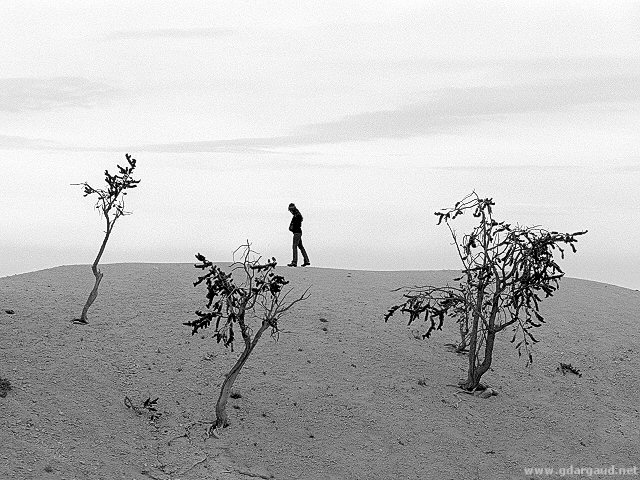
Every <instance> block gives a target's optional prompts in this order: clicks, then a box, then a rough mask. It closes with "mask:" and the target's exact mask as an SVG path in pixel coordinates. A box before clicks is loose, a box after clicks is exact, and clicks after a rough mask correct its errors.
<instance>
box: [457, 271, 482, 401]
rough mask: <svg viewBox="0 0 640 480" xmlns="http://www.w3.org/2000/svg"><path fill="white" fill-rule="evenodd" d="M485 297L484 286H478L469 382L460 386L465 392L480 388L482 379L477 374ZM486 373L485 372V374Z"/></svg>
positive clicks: (473, 319)
mask: <svg viewBox="0 0 640 480" xmlns="http://www.w3.org/2000/svg"><path fill="white" fill-rule="evenodd" d="M483 297H484V285H482V284H480V285H479V286H478V293H477V294H476V301H475V304H476V308H475V311H474V312H473V318H472V320H471V335H470V337H469V368H468V370H467V380H466V381H465V382H464V383H462V384H460V387H462V388H464V389H465V390H473V389H474V388H476V387H477V386H478V383H479V382H480V377H481V376H482V374H480V375H478V374H477V369H478V365H476V362H477V360H478V352H477V349H478V325H479V323H480V312H481V310H482V299H483ZM483 373H484V372H483Z"/></svg>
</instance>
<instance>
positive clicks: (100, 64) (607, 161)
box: [0, 0, 640, 288]
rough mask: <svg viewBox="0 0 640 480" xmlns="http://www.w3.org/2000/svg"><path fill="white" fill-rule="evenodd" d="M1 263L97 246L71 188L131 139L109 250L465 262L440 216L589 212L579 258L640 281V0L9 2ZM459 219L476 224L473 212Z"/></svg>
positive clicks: (79, 253)
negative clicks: (131, 169) (123, 211)
mask: <svg viewBox="0 0 640 480" xmlns="http://www.w3.org/2000/svg"><path fill="white" fill-rule="evenodd" d="M0 8H1V10H2V14H1V15H0V58H2V59H3V66H2V70H1V71H0V167H1V168H2V174H1V175H0V231H1V232H2V236H1V238H0V276H2V275H9V274H13V273H19V272H25V271H31V270H36V269H41V268H48V267H52V266H56V265H62V264H71V263H91V262H92V261H93V258H94V257H95V254H96V253H97V252H96V250H97V247H98V246H99V242H100V240H101V236H102V231H103V225H102V223H101V220H100V218H99V217H98V215H97V213H96V212H95V211H93V210H92V204H91V202H90V200H88V199H85V198H83V197H82V192H81V190H80V189H79V188H78V187H73V186H71V185H70V184H71V183H79V182H82V181H85V180H86V181H90V183H94V184H97V185H99V184H100V183H101V182H102V181H103V180H102V178H103V175H102V173H103V171H104V169H105V168H109V169H115V165H116V163H122V162H123V161H124V153H125V152H129V153H132V154H133V155H134V156H135V157H136V158H137V159H138V161H139V176H140V178H141V179H142V183H141V184H140V187H139V188H138V189H137V190H136V191H134V192H132V193H131V195H129V197H128V208H129V209H130V210H132V211H133V212H134V214H133V215H132V216H129V217H126V218H123V219H122V220H120V222H119V224H118V225H117V226H116V230H115V233H114V237H113V238H112V239H111V240H110V243H109V245H108V247H107V251H106V253H105V256H104V258H103V261H104V262H107V263H109V262H120V261H128V262H135V261H170V262H191V261H192V259H193V255H194V254H195V253H196V252H197V251H201V252H202V253H205V254H206V255H207V256H208V257H210V258H214V259H216V260H220V261H228V260H230V256H231V252H232V251H233V250H234V248H235V247H236V246H238V245H239V244H241V243H243V242H244V241H245V240H246V239H250V240H251V241H252V242H253V243H254V247H255V248H256V249H258V250H260V251H261V252H262V253H264V254H265V256H273V255H275V256H276V257H277V258H278V260H279V261H280V262H281V263H283V264H284V263H288V261H289V260H290V254H291V253H290V240H291V239H290V234H289V232H288V231H287V226H288V222H289V219H290V215H289V213H288V212H287V205H288V204H289V202H292V201H293V202H295V203H296V204H298V206H299V207H300V210H301V211H302V213H303V215H304V216H305V221H304V224H303V229H304V237H303V238H304V241H305V244H306V246H307V250H308V252H309V255H310V257H311V261H312V264H313V265H316V266H325V267H336V268H363V269H394V270H395V269H399V270H400V269H440V268H457V267H458V263H457V262H456V257H455V250H453V249H452V247H451V245H450V240H449V238H448V236H447V232H446V229H444V228H443V227H436V225H435V223H436V222H435V220H436V218H435V217H434V216H433V215H432V213H433V212H434V211H435V210H437V209H440V208H443V207H447V206H451V205H453V204H454V203H455V202H456V201H457V200H459V199H461V198H462V197H463V196H464V195H466V194H467V193H469V192H470V191H471V190H473V189H475V190H476V191H477V192H478V193H479V194H480V195H481V196H487V197H493V198H494V199H495V201H496V203H497V208H496V214H497V216H498V217H499V218H500V219H505V220H509V221H511V222H517V223H521V224H530V225H542V226H545V227H547V228H549V229H555V230H564V231H576V230H582V229H589V234H588V235H587V236H585V237H583V238H582V239H581V241H580V244H579V252H578V254H577V255H573V256H572V257H571V258H568V259H567V260H566V262H565V264H564V265H565V266H566V272H567V274H568V275H569V276H574V277H581V278H589V279H594V280H598V281H604V282H608V283H614V284H618V285H623V286H627V287H630V288H640V253H638V245H639V244H640V227H639V225H640V199H639V197H640V193H639V192H640V134H639V133H638V132H639V129H638V127H639V126H640V81H639V80H640V2H638V1H616V2H602V1H597V2H596V1H593V2H589V1H584V0H580V1H566V0H563V1H548V2H546V1H536V2H531V1H521V2H518V1H504V2H497V1H496V2H484V1H483V2H456V1H451V0H447V1H442V2H429V1H404V2H391V1H387V2H382V1H378V2H376V1H366V2H365V1H357V2H355V1H347V0H340V1H322V2H310V1H309V2H306V1H269V2H259V1H257V0H254V1H233V2H211V1H206V2H205V1H203V2H195V1H180V2H169V1H157V2H156V1H154V2H130V1H127V2H124V1H122V2H119V1H64V0H57V1H56V2H42V1H26V2H25V1H20V2H17V1H7V0H0ZM461 227H462V225H461Z"/></svg>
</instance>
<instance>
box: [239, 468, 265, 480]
mask: <svg viewBox="0 0 640 480" xmlns="http://www.w3.org/2000/svg"><path fill="white" fill-rule="evenodd" d="M236 472H238V473H239V474H240V475H244V476H246V477H255V478H264V479H265V480H271V477H268V476H267V475H260V474H259V473H253V472H247V471H246V470H236Z"/></svg>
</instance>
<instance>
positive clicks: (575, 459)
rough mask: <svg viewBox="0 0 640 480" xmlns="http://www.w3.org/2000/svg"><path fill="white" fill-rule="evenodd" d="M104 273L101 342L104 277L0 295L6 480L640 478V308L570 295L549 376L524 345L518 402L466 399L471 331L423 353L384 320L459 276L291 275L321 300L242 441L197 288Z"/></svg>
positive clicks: (237, 403) (306, 312)
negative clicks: (573, 474) (220, 408)
mask: <svg viewBox="0 0 640 480" xmlns="http://www.w3.org/2000/svg"><path fill="white" fill-rule="evenodd" d="M102 269H103V271H104V273H105V278H104V280H103V282H102V284H101V287H100V294H99V296H98V299H97V300H96V302H95V304H94V305H93V307H92V309H91V310H90V311H89V321H90V324H89V325H88V326H79V325H74V324H71V323H70V320H71V319H72V318H74V317H77V316H78V315H79V313H80V310H81V309H82V305H83V304H84V301H85V299H86V296H87V294H88V291H89V290H90V288H91V286H92V283H93V277H92V275H91V271H90V269H89V267H88V266H65V267H58V268H53V269H48V270H42V271H39V272H34V273H28V274H23V275H16V276H12V277H4V278H0V352H1V355H2V357H1V363H0V377H4V378H7V379H9V381H10V382H11V384H12V386H13V389H12V390H11V391H10V392H9V393H8V395H7V396H6V397H5V398H0V422H1V423H0V445H1V446H0V478H7V479H9V478H11V479H63V478H64V479H92V480H93V479H120V478H126V479H134V478H135V479H144V478H155V479H162V480H165V479H167V480H168V479H173V480H176V479H181V480H188V479H204V478H207V479H209V478H219V479H235V478H238V479H239V478H245V479H246V478H252V477H251V476H253V478H261V477H263V478H269V477H270V476H273V477H274V478H277V479H298V478H300V479H302V478H304V479H369V478H376V479H396V478H397V479H400V478H402V479H410V478H433V479H444V480H446V479H496V480H502V479H505V480H506V479H529V478H544V477H545V476H544V475H535V474H529V475H525V470H524V469H525V468H529V467H552V468H556V469H559V468H568V467H569V466H574V467H593V468H598V467H610V466H612V465H615V466H616V467H633V466H634V464H636V463H637V461H638V458H639V456H638V455H639V453H640V438H639V431H640V428H639V427H640V414H639V413H638V408H639V407H638V394H639V391H638V382H637V381H638V373H637V372H638V371H640V360H639V357H638V351H639V350H640V340H639V338H640V337H639V336H638V315H639V312H640V293H639V292H638V291H634V290H628V289H624V288H619V287H614V286H610V285H606V284H601V283H595V282H589V281H582V280H576V279H564V280H563V281H562V283H561V288H560V290H559V292H558V293H557V295H556V296H555V297H553V298H552V299H548V300H546V301H545V302H544V304H543V310H544V314H545V316H546V318H547V325H545V326H543V327H542V328H541V329H540V330H539V331H538V334H539V335H538V336H539V338H540V340H541V342H540V343H539V344H538V345H537V346H536V348H535V353H534V365H533V366H532V367H530V368H526V367H525V362H524V359H519V358H518V356H517V353H516V352H515V351H514V350H513V348H512V345H511V344H509V343H508V340H509V338H508V337H509V335H508V334H507V335H505V336H504V337H503V338H502V339H501V341H500V342H499V344H498V345H497V347H496V358H495V360H494V371H491V372H489V373H488V374H487V375H485V377H484V379H483V380H485V381H486V383H488V384H490V385H491V386H492V387H494V388H495V389H497V390H498V392H499V395H498V396H496V397H492V398H490V399H479V398H475V397H471V396H468V395H460V394H457V392H458V390H457V389H456V388H454V387H452V386H450V384H455V383H456V382H457V381H458V380H459V379H460V378H462V377H463V376H464V374H465V366H466V357H462V356H458V355H456V354H453V353H451V352H449V351H447V349H446V348H445V347H444V344H446V343H448V342H452V341H455V339H456V328H455V325H453V324H452V323H448V324H446V325H445V331H444V332H439V333H437V334H436V335H435V336H434V337H433V338H431V339H429V340H417V339H415V338H414V337H413V335H412V334H411V332H410V329H409V328H407V327H406V319H405V318H402V317H394V318H393V319H392V320H391V321H390V323H388V324H385V323H384V321H383V315H384V313H385V311H386V309H387V308H388V307H389V306H390V305H391V304H393V303H394V302H396V301H397V300H399V294H398V293H397V292H392V289H393V288H396V287H399V286H402V285H414V284H427V283H429V284H440V283H444V282H446V281H447V280H450V279H451V278H453V277H454V273H453V272H406V271H404V272H364V271H347V270H331V269H320V268H308V269H300V268H298V269H286V268H279V269H280V270H281V271H282V272H284V274H285V276H286V277H287V278H288V279H289V280H291V284H292V285H293V286H294V287H295V288H298V289H303V288H306V287H307V286H311V298H310V299H309V300H308V301H306V302H304V303H302V304H300V305H299V306H297V308H296V309H295V310H293V311H292V313H291V314H290V315H289V317H286V318H285V319H284V320H283V322H282V329H283V332H282V334H281V336H280V340H279V341H278V342H275V341H273V340H271V339H270V338H268V337H267V338H264V339H263V340H262V341H261V343H260V344H259V345H258V347H257V349H256V351H255V352H254V354H253V355H252V357H251V358H250V359H249V362H248V364H247V365H246V367H245V370H243V372H242V373H241V375H240V377H239V378H238V381H237V382H236V387H235V389H236V390H237V391H238V392H239V393H240V394H241V398H237V399H233V400H231V403H230V420H231V422H232V424H231V426H230V428H227V429H225V430H224V431H223V432H222V435H221V438H219V439H214V438H209V439H205V425H204V424H203V423H201V422H206V421H207V420H211V419H212V418H213V407H214V404H215V400H216V398H217V394H218V386H219V384H220V382H221V378H222V375H223V374H224V373H225V372H226V371H227V370H228V368H229V367H230V364H231V362H232V361H233V360H234V358H235V355H234V354H232V353H231V352H228V351H227V350H225V349H224V348H223V347H221V346H219V345H217V344H216V343H215V341H214V340H213V339H212V338H211V334H212V332H210V331H204V335H203V336H201V335H196V336H193V337H192V336H191V334H190V329H189V328H188V327H185V326H183V325H182V322H185V321H188V320H191V319H193V318H194V313H193V312H194V310H196V309H198V308H201V307H202V306H203V299H204V294H203V289H202V288H201V287H200V288H194V287H193V286H192V282H193V281H194V279H195V278H196V274H197V272H196V270H195V269H194V268H193V266H192V265H191V264H114V265H105V266H103V267H102ZM5 310H13V311H14V312H15V313H13V314H8V313H6V312H5ZM321 318H322V319H324V320H326V321H320V319H321ZM323 327H324V328H326V331H325V330H323ZM203 337H204V338H203ZM560 362H564V363H571V364H572V365H573V366H575V367H577V368H578V369H580V371H581V373H582V377H578V376H576V375H572V374H567V375H563V374H562V373H560V372H558V371H557V370H556V369H557V367H558V365H559V363H560ZM419 381H420V384H419V383H418V382H419ZM125 396H128V397H130V398H131V399H132V401H134V402H142V401H143V400H144V399H146V398H147V397H152V398H156V397H158V409H159V411H160V413H161V416H160V418H159V419H158V420H157V421H155V422H151V421H149V419H148V418H147V417H145V416H141V415H136V414H135V413H134V412H133V411H132V410H130V409H127V408H126V407H125V405H124V403H123V400H124V397H125ZM546 477H547V478H551V477H549V476H546ZM593 478H598V476H596V475H594V476H593Z"/></svg>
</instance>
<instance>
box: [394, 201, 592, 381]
mask: <svg viewBox="0 0 640 480" xmlns="http://www.w3.org/2000/svg"><path fill="white" fill-rule="evenodd" d="M493 206H494V202H493V200H492V199H491V198H480V197H479V196H478V195H477V194H476V193H475V192H472V193H471V194H469V195H467V196H466V197H465V198H464V199H462V200H461V201H460V202H458V203H456V204H455V206H454V207H453V208H448V209H445V210H441V211H439V212H436V213H435V215H436V216H437V217H438V225H440V224H442V223H443V222H444V223H445V224H446V225H447V227H448V228H449V231H450V232H451V236H452V237H453V241H454V244H455V245H456V248H457V251H458V256H459V257H460V260H461V261H462V265H463V268H462V276H461V277H459V278H456V279H455V281H457V282H459V283H458V285H457V286H450V285H447V286H443V287H434V286H424V287H413V288H410V289H407V291H406V293H405V294H404V297H405V301H404V302H403V303H401V304H399V305H394V306H392V307H391V308H390V309H389V311H388V312H387V314H386V315H385V321H388V320H389V318H390V317H391V316H393V315H394V313H395V312H397V311H400V312H401V313H407V314H408V315H409V325H411V324H412V323H413V322H414V321H416V320H418V319H420V318H422V319H423V320H424V321H425V322H427V324H428V327H427V330H426V332H425V333H424V334H423V338H428V337H430V336H431V334H432V333H433V332H434V330H441V329H442V326H443V323H444V319H445V317H451V318H453V319H455V320H456V321H457V322H458V323H459V328H460V336H461V340H460V343H459V345H458V350H459V351H463V350H464V349H465V348H466V347H467V346H468V347H469V354H468V355H469V366H468V371H467V379H466V380H465V381H463V382H462V383H461V384H460V386H461V387H462V388H463V389H465V390H475V389H482V388H483V386H482V385H481V384H480V379H481V377H482V375H484V374H485V373H486V372H487V370H489V367H491V362H492V359H493V347H494V342H495V337H496V335H497V334H498V333H500V332H502V331H503V330H505V329H507V328H509V327H511V329H512V331H513V337H512V338H511V342H512V343H515V342H516V341H517V343H516V349H517V351H518V354H519V355H522V353H523V352H524V353H525V354H526V356H527V364H530V363H531V362H532V361H533V357H532V351H531V347H532V345H533V344H535V343H536V342H537V341H538V340H537V339H536V338H535V337H534V335H533V333H532V330H533V329H534V328H538V327H540V326H541V325H542V324H543V323H544V321H545V320H544V318H543V316H542V315H541V314H540V302H541V301H542V297H541V295H544V298H547V297H551V296H552V295H553V294H554V293H555V291H556V290H557V288H558V286H559V283H558V282H559V280H560V279H561V278H562V277H563V276H564V273H563V271H562V270H561V268H560V266H559V265H558V263H557V262H556V259H555V257H554V253H555V252H556V251H557V252H558V253H560V256H561V258H564V251H565V250H564V248H563V246H564V245H568V246H569V247H570V248H571V250H572V251H573V252H574V253H575V252H576V248H575V243H576V242H577V241H578V240H577V237H578V236H579V235H583V234H585V233H587V232H586V231H583V232H575V233H558V232H553V231H548V230H545V229H543V228H540V227H521V226H517V225H511V224H509V223H505V222H498V221H496V220H494V218H493V211H492V207H493ZM468 211H471V212H473V216H474V217H475V218H477V219H478V224H477V225H476V226H475V227H474V228H473V229H472V230H471V232H470V233H467V234H465V235H464V236H463V237H462V238H459V236H458V234H457V233H456V231H455V230H454V229H453V227H452V226H451V221H452V220H454V219H455V218H456V217H458V216H460V215H463V214H464V213H466V212H468Z"/></svg>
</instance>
